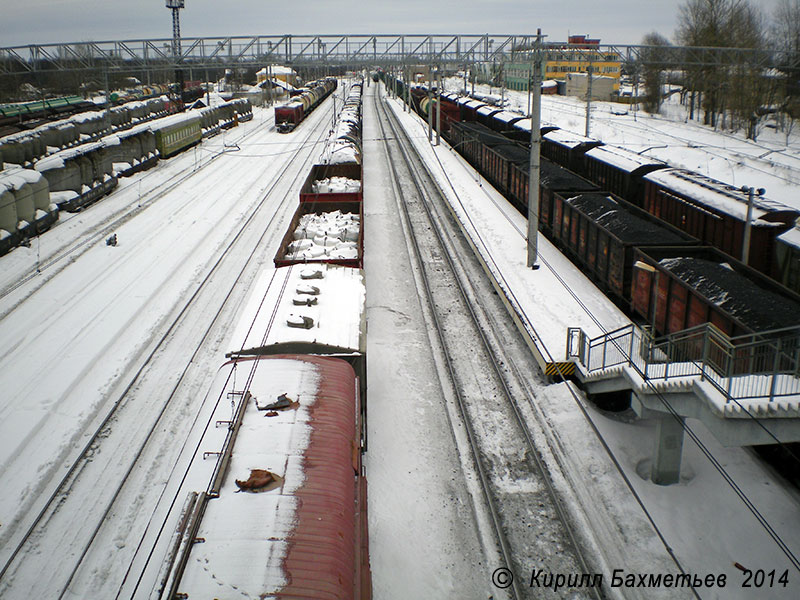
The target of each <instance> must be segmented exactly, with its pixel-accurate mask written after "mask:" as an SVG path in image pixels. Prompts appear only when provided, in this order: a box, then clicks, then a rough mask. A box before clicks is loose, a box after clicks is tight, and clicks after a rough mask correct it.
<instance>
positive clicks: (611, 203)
mask: <svg viewBox="0 0 800 600" xmlns="http://www.w3.org/2000/svg"><path fill="white" fill-rule="evenodd" d="M574 193H575V192H569V193H568V194H564V195H562V194H559V193H554V194H553V209H554V210H553V213H554V216H555V218H554V219H553V227H552V229H551V232H550V237H551V238H552V239H553V240H554V241H555V242H556V244H557V245H558V246H559V247H560V248H561V249H563V250H564V251H565V253H566V254H567V255H568V256H569V257H570V258H571V259H572V260H573V262H575V263H576V264H577V265H579V266H580V267H581V270H582V271H583V272H584V273H585V274H586V275H587V276H588V277H590V278H591V279H593V280H594V281H596V282H597V283H598V284H599V285H600V287H601V288H603V289H604V290H605V291H606V292H608V293H609V294H610V295H612V296H613V297H615V298H616V299H617V300H619V301H621V302H627V301H629V300H630V297H631V279H632V273H633V263H634V251H635V249H636V248H641V247H646V246H696V245H697V244H698V241H697V240H696V239H695V238H692V237H691V236H689V235H686V234H685V233H683V232H682V231H680V230H678V229H676V228H674V227H672V226H670V225H667V224H665V223H661V222H659V221H658V219H656V218H654V217H652V216H651V215H649V214H648V213H646V212H645V211H643V210H641V209H639V208H637V207H635V206H633V205H632V204H630V203H628V202H625V201H624V200H623V199H622V198H618V197H615V196H613V195H611V194H608V193H605V192H588V193H581V194H577V195H573V194H574Z"/></svg>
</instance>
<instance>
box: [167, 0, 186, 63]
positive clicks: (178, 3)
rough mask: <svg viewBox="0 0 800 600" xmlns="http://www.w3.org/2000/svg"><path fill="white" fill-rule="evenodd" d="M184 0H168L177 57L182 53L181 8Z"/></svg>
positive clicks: (174, 52) (173, 50) (173, 52)
mask: <svg viewBox="0 0 800 600" xmlns="http://www.w3.org/2000/svg"><path fill="white" fill-rule="evenodd" d="M183 6H184V0H167V8H169V9H170V10H172V54H173V56H174V57H175V58H179V57H180V55H181V17H180V12H179V11H180V10H181V9H182V8H183Z"/></svg>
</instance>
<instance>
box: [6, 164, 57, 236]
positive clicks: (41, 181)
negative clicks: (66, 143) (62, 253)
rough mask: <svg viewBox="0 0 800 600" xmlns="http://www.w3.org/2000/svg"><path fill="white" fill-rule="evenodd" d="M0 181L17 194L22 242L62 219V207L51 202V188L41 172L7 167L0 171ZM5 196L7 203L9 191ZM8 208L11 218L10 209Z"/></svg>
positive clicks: (17, 229) (19, 229) (17, 225)
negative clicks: (60, 213)
mask: <svg viewBox="0 0 800 600" xmlns="http://www.w3.org/2000/svg"><path fill="white" fill-rule="evenodd" d="M0 182H2V184H3V186H4V187H5V188H6V189H7V190H8V191H10V192H11V194H12V195H13V197H14V211H15V214H16V220H17V224H16V231H17V232H18V233H19V235H20V236H21V239H20V241H21V240H22V239H24V238H29V237H34V236H36V235H38V234H40V233H42V232H44V231H47V230H48V229H49V228H50V226H51V225H52V224H53V223H54V222H55V221H56V220H57V219H58V207H57V206H56V205H55V204H54V203H52V202H51V201H50V188H49V185H48V183H47V180H46V179H45V178H44V177H42V174H41V173H39V172H37V171H33V170H31V169H22V168H18V167H15V168H12V169H4V170H3V171H2V172H0ZM3 198H4V203H5V202H8V201H9V200H10V198H9V197H8V196H7V195H6V194H4V196H3ZM6 210H7V216H6V218H9V217H10V211H8V209H6Z"/></svg>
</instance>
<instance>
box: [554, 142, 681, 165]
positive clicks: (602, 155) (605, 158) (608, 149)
mask: <svg viewBox="0 0 800 600" xmlns="http://www.w3.org/2000/svg"><path fill="white" fill-rule="evenodd" d="M548 135H549V134H548ZM586 156H590V157H592V158H594V159H595V160H599V161H601V162H604V163H606V164H608V165H611V166H612V167H617V168H618V169H622V170H623V171H626V172H628V173H630V172H632V171H635V170H636V169H638V168H639V167H645V166H648V165H664V166H666V163H663V162H662V161H660V160H656V159H653V158H650V157H649V156H641V155H639V154H636V153H635V152H630V151H628V150H624V149H622V148H615V147H612V146H598V147H597V148H592V149H591V150H589V151H587V152H586Z"/></svg>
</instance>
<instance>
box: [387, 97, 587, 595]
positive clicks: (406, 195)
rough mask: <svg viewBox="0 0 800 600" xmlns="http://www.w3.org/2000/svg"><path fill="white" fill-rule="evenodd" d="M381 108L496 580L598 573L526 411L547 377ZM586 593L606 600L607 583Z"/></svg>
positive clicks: (511, 588) (511, 582) (519, 591)
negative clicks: (484, 513)
mask: <svg viewBox="0 0 800 600" xmlns="http://www.w3.org/2000/svg"><path fill="white" fill-rule="evenodd" d="M381 108H382V110H381V111H379V112H381V113H382V115H383V116H382V117H381V121H382V122H381V129H382V131H383V136H382V137H383V139H384V140H386V142H385V143H386V146H387V153H388V154H389V156H390V161H389V162H390V165H391V168H392V170H393V179H394V180H395V181H396V182H413V183H410V184H408V185H403V184H398V185H397V186H396V188H395V189H396V194H397V203H398V206H399V207H401V212H402V220H403V221H404V223H405V225H406V228H407V230H408V234H409V239H410V240H411V241H410V242H409V246H410V247H411V254H412V255H413V256H415V257H416V276H417V278H418V287H419V288H420V295H421V297H424V298H426V299H427V306H428V308H429V311H430V320H431V333H430V338H431V343H432V345H433V346H434V348H435V349H438V352H437V354H439V355H440V356H442V359H441V360H442V364H441V369H440V380H441V382H442V385H443V388H445V387H448V388H450V389H449V390H445V395H446V396H449V397H450V398H452V402H451V404H452V409H453V410H454V416H455V418H454V419H451V420H458V421H463V423H464V426H465V428H466V432H467V438H468V440H469V447H470V448H469V451H468V452H469V454H470V455H471V457H472V460H473V462H474V465H475V467H476V470H477V474H478V478H479V480H480V488H481V493H482V495H483V500H484V501H485V505H486V507H487V509H488V513H489V523H490V527H489V528H490V529H491V533H488V532H486V534H485V535H486V536H487V537H491V538H493V540H494V542H495V544H496V548H497V552H498V554H499V561H500V563H501V564H497V563H496V560H495V557H489V563H490V564H492V563H493V562H494V563H495V564H494V565H493V568H495V567H496V570H495V574H499V577H500V580H499V581H495V584H496V587H497V588H500V590H499V591H500V593H501V594H502V593H503V590H504V591H505V593H507V594H508V597H511V598H529V597H531V598H532V597H537V596H540V594H541V592H540V591H538V590H536V589H531V588H529V587H528V585H527V582H528V580H529V579H530V577H531V574H532V569H537V570H540V571H542V572H545V573H590V572H592V571H591V565H590V564H589V561H588V560H587V559H586V555H585V552H584V550H583V547H584V545H586V544H587V542H586V541H585V540H579V539H578V536H577V535H576V533H575V531H573V527H572V524H571V520H570V518H569V515H568V514H567V512H566V510H565V508H564V507H563V506H562V502H561V499H560V497H559V493H558V491H557V490H556V488H555V485H554V483H553V481H552V478H551V476H550V474H549V472H548V469H547V467H546V466H545V465H544V462H543V461H542V459H541V457H540V454H539V450H538V449H537V447H536V444H535V443H534V434H533V433H532V431H531V430H530V428H529V426H528V422H529V421H528V420H527V419H526V417H525V415H524V406H525V404H526V403H528V402H531V401H535V396H536V394H537V393H541V391H542V389H543V385H542V383H543V382H542V380H541V379H540V377H539V376H538V371H537V368H536V366H535V363H534V361H533V360H532V358H531V357H530V354H529V351H528V349H527V347H526V346H525V344H524V342H523V341H522V340H521V339H520V337H519V335H518V333H517V331H516V329H515V328H514V324H513V322H512V320H511V318H510V317H509V316H508V315H507V312H506V310H505V308H504V307H503V305H502V302H501V301H500V299H499V298H498V297H497V296H496V294H495V293H494V291H493V289H492V286H491V284H490V283H489V281H488V280H487V278H486V277H485V275H484V273H483V271H482V269H481V267H480V265H479V263H478V261H477V259H476V258H475V256H474V254H473V252H472V250H471V249H470V247H469V245H468V243H467V242H466V241H465V240H464V239H463V236H462V235H461V234H460V232H459V230H458V227H457V225H456V224H455V223H454V222H452V218H451V214H450V213H449V211H448V210H447V209H446V208H445V202H444V200H443V199H442V197H441V195H440V194H439V193H438V192H437V187H436V184H435V182H434V181H433V179H432V178H431V177H430V176H429V175H428V173H427V171H426V169H425V167H424V165H423V164H422V163H421V162H420V161H419V159H418V158H417V157H416V155H415V153H414V152H413V150H411V149H410V148H412V146H411V144H410V141H409V140H408V139H407V138H406V136H405V133H404V132H403V131H402V128H400V127H399V126H398V125H397V124H396V123H395V122H393V120H392V119H393V116H391V113H390V111H387V110H386V108H385V106H383V105H381ZM503 569H507V570H505V571H504V570H503ZM489 576H490V574H488V573H487V577H489ZM498 584H499V585H498ZM562 592H565V593H566V594H567V595H569V594H574V590H572V591H564V590H562ZM585 592H586V593H587V594H588V595H589V596H590V597H598V598H599V597H603V592H602V590H599V589H594V588H590V589H586V590H585ZM557 595H558V594H556V596H557Z"/></svg>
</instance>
